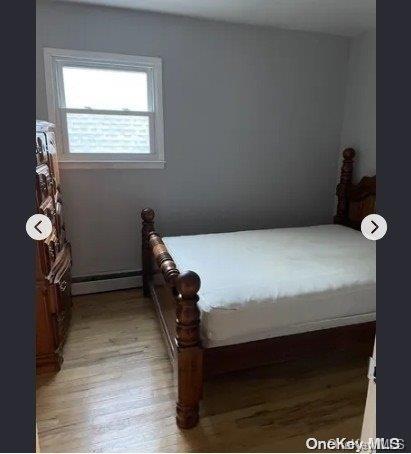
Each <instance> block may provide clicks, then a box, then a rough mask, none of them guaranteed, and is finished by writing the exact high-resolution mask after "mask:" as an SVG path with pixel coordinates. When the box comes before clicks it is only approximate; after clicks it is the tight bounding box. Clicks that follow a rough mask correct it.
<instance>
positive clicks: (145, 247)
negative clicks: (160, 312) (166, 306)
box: [141, 208, 155, 296]
mask: <svg viewBox="0 0 411 454" xmlns="http://www.w3.org/2000/svg"><path fill="white" fill-rule="evenodd" d="M154 216H155V214H154V210H152V209H151V208H144V210H143V211H142V212H141V219H142V220H143V226H142V228H141V258H142V266H143V294H144V296H150V289H149V282H150V274H151V259H150V256H151V252H150V245H149V242H148V240H149V235H150V233H151V232H153V231H154Z"/></svg>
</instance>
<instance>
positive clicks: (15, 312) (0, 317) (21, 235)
mask: <svg viewBox="0 0 411 454" xmlns="http://www.w3.org/2000/svg"><path fill="white" fill-rule="evenodd" d="M35 7H36V4H35V1H34V0H25V1H24V2H6V3H4V4H3V5H2V15H1V19H2V27H1V34H2V36H1V40H0V42H1V43H2V47H3V49H2V50H3V52H2V71H1V76H2V77H1V87H2V90H1V93H2V98H1V100H2V103H1V112H2V115H3V121H2V126H3V128H2V134H1V136H2V140H1V149H2V156H3V159H2V178H1V181H2V191H1V196H2V222H1V223H0V224H1V232H2V234H1V239H2V248H1V257H2V264H3V267H2V273H1V278H2V294H1V309H0V324H1V326H0V348H1V352H0V367H1V373H0V379H1V384H0V390H1V396H0V408H1V412H0V414H1V421H0V451H3V452H34V450H35V321H34V319H35V305H34V301H35V298H34V292H35V276H34V273H35V244H34V241H33V240H31V239H30V238H29V237H28V236H27V234H26V230H25V224H26V220H27V218H28V217H29V216H31V215H32V214H33V213H34V212H35V199H34V190H33V188H34V173H33V168H34V166H35V154H34V153H33V144H34V120H35V58H36V57H35V55H36V54H35Z"/></svg>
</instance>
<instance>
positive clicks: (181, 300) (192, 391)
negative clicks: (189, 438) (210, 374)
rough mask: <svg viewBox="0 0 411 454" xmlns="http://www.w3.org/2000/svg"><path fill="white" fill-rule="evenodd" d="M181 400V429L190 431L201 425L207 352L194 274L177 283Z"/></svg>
mask: <svg viewBox="0 0 411 454" xmlns="http://www.w3.org/2000/svg"><path fill="white" fill-rule="evenodd" d="M176 284H177V290H178V293H179V296H178V297H177V314H176V315H177V320H176V322H177V330H176V342H177V361H178V398H177V425H178V427H180V428H182V429H190V428H192V427H194V426H196V425H197V423H198V419H199V404H200V399H201V396H202V388H203V352H202V349H201V342H200V311H199V309H198V307H197V302H198V299H199V298H198V295H197V293H198V291H199V289H200V278H199V276H198V275H197V274H196V273H194V272H193V271H187V272H186V273H183V274H180V275H179V276H178V278H177V281H176Z"/></svg>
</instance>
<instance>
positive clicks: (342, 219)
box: [334, 148, 355, 225]
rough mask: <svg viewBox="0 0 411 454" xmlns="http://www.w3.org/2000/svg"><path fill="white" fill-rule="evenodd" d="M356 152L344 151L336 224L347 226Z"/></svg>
mask: <svg viewBox="0 0 411 454" xmlns="http://www.w3.org/2000/svg"><path fill="white" fill-rule="evenodd" d="M354 156H355V150H353V149H352V148H346V149H345V150H344V151H343V164H342V166H341V174H340V182H339V183H338V185H337V191H336V195H337V199H338V202H337V214H336V215H335V216H334V224H343V225H345V224H346V223H347V220H348V209H349V207H348V190H349V188H350V186H351V182H352V174H353V167H354Z"/></svg>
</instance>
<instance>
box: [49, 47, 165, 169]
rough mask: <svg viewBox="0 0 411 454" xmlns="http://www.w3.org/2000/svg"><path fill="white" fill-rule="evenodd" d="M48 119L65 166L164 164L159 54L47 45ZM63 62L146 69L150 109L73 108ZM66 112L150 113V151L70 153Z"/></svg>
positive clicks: (66, 63)
mask: <svg viewBox="0 0 411 454" xmlns="http://www.w3.org/2000/svg"><path fill="white" fill-rule="evenodd" d="M44 64H45V76H46V92H47V108H48V115H49V121H50V122H52V123H54V124H55V125H56V141H57V145H58V147H57V149H58V152H59V163H60V166H61V167H62V168H69V169H80V168H85V169H98V168H120V169H121V168H127V169H129V168H137V169H138V168H146V169H147V168H149V169H162V168H164V164H165V160H164V124H163V95H162V63H161V58H158V57H140V56H135V55H120V54H111V53H105V52H88V51H79V50H68V49H54V48H49V47H47V48H44ZM63 66H70V67H87V68H93V67H94V68H105V69H122V70H138V71H144V72H146V73H147V91H148V112H138V111H118V110H97V109H90V110H88V109H71V108H66V107H65V99H64V86H63V76H62V74H63V72H62V68H63ZM67 113H93V114H108V115H112V114H115V115H130V114H132V115H134V116H138V115H141V116H145V117H147V116H148V117H149V123H150V150H151V152H150V153H112V154H111V153H70V150H69V143H68V131H67V122H66V118H67V116H66V114H67Z"/></svg>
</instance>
